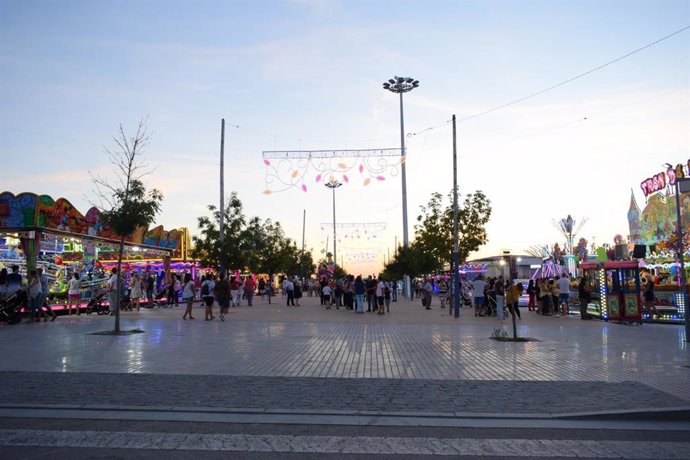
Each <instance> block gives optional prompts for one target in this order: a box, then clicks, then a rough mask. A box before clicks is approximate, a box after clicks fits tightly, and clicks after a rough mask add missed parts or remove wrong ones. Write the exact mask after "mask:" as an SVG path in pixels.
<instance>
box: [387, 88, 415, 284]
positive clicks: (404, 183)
mask: <svg viewBox="0 0 690 460" xmlns="http://www.w3.org/2000/svg"><path fill="white" fill-rule="evenodd" d="M418 86H419V80H415V79H414V78H411V77H398V76H397V75H396V76H395V77H393V78H391V79H390V80H388V81H387V82H384V83H383V89H385V90H388V91H390V92H391V93H397V94H399V95H400V156H401V162H400V175H401V178H402V214H403V247H407V246H408V244H409V238H408V233H407V174H406V172H405V117H404V116H403V93H407V92H410V91H412V90H413V89H415V88H417V87H418ZM405 291H406V292H405V294H406V296H407V297H410V294H411V289H410V280H409V276H407V275H405Z"/></svg>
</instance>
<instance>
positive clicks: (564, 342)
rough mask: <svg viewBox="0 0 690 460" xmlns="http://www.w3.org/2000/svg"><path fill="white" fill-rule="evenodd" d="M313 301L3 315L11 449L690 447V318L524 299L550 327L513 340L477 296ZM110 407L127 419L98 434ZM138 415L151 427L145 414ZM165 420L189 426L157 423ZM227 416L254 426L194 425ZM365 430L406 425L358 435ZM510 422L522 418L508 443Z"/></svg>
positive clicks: (277, 452) (299, 452)
mask: <svg viewBox="0 0 690 460" xmlns="http://www.w3.org/2000/svg"><path fill="white" fill-rule="evenodd" d="M276 300H278V302H276ZM302 303H303V305H302V306H301V307H295V308H293V307H290V308H288V307H285V306H284V305H283V304H282V301H281V299H273V303H272V304H271V305H268V304H267V302H266V301H265V300H264V301H261V300H257V301H256V302H255V306H254V307H252V308H248V307H247V306H246V305H245V306H243V307H241V308H237V309H232V311H231V313H230V314H229V315H228V316H227V317H226V321H225V322H221V321H219V320H218V318H216V319H215V320H214V321H204V320H203V316H204V314H203V309H202V308H201V307H200V306H195V313H194V316H195V318H196V319H195V320H186V321H183V320H182V313H183V309H182V308H181V307H178V308H173V309H155V310H142V311H140V312H124V313H123V315H122V328H123V329H124V330H131V329H135V328H140V329H141V330H143V331H145V332H144V333H141V334H134V335H128V336H108V335H94V334H93V333H95V332H99V331H106V330H111V329H112V328H113V324H114V319H113V318H111V317H105V316H96V315H92V316H84V315H82V316H79V317H75V316H72V317H60V318H58V319H57V320H56V321H55V322H48V323H39V324H29V323H21V324H18V325H14V326H9V325H0V347H1V350H2V352H3V353H2V356H3V359H2V360H0V381H2V383H3V397H2V400H1V401H2V402H0V445H3V446H5V447H4V448H3V449H4V452H5V453H6V454H7V455H9V457H7V458H27V457H31V458H35V457H36V458H37V457H41V458H58V457H63V458H64V457H65V456H68V457H75V458H82V457H83V458H92V457H95V458H98V457H102V458H132V456H134V458H138V457H147V458H148V457H157V456H160V457H166V458H182V457H175V456H174V455H173V456H172V457H168V455H169V454H164V453H162V452H174V451H190V450H194V451H196V453H195V456H199V455H201V456H202V457H203V458H216V457H214V456H213V452H216V451H221V452H229V451H231V452H235V453H238V452H242V453H243V454H242V455H243V456H241V457H237V458H329V456H331V455H335V456H336V457H339V456H340V455H345V454H348V455H352V456H353V457H352V458H374V457H376V458H385V457H386V456H387V455H388V454H390V455H394V456H395V458H418V457H419V456H421V455H451V456H458V455H466V456H485V457H496V458H504V457H505V458H507V457H521V456H522V457H549V458H551V457H552V458H558V457H569V456H584V457H591V458H601V457H625V458H687V455H686V452H688V449H690V443H688V442H685V440H686V439H687V436H686V434H687V431H690V417H689V416H688V414H689V413H690V410H689V409H690V395H689V390H688V388H690V357H689V356H688V344H687V343H686V342H685V336H684V328H683V327H681V326H670V325H654V324H645V325H642V326H628V325H622V324H612V323H603V322H598V321H581V320H579V319H578V318H576V317H568V318H555V317H541V316H537V315H535V314H534V313H532V312H527V311H526V310H525V309H523V312H522V313H523V318H524V319H523V320H521V321H518V334H519V335H520V336H522V337H529V338H533V339H536V340H535V341H530V342H524V343H512V342H497V341H494V340H491V339H490V338H489V336H490V335H491V333H492V331H493V330H494V329H495V328H496V327H506V329H508V330H509V331H511V329H512V323H511V321H510V320H507V319H506V320H504V321H503V322H501V321H499V320H497V319H495V318H482V317H474V315H473V314H472V313H471V312H470V311H469V310H467V309H465V310H463V311H462V313H461V317H460V318H458V319H456V318H453V317H452V316H449V315H448V312H447V310H446V311H441V310H440V309H439V308H438V301H436V304H435V305H434V307H435V308H434V309H432V310H430V311H427V310H424V309H423V308H422V307H421V306H420V304H419V303H418V301H414V302H410V301H400V302H397V303H394V304H392V312H391V314H388V315H385V316H379V315H375V314H364V315H357V314H354V313H352V312H348V311H346V310H344V309H340V310H336V309H331V310H324V309H323V307H320V306H319V305H318V302H317V300H316V299H313V298H305V299H302ZM630 413H634V414H635V418H630V417H629V416H628V414H630ZM603 414H612V415H610V416H608V417H610V418H611V419H613V421H609V418H607V417H605V416H604V415H603ZM593 417H594V418H593ZM626 418H628V419H629V420H628V421H625V420H624V419H626ZM51 420H52V421H51ZM79 420H83V422H80V421H79ZM108 420H127V421H128V422H126V423H125V424H122V423H120V424H118V425H117V426H118V428H117V430H116V432H115V433H100V434H98V433H96V432H93V430H98V429H99V428H98V426H99V423H106V421H108ZM137 420H139V422H136V423H145V421H149V422H148V423H153V424H154V425H142V426H141V429H134V428H131V427H132V426H134V425H133V424H134V423H135V421H137ZM593 420H594V421H593ZM13 421H15V422H13ZM166 421H170V422H175V423H176V425H175V427H170V428H168V429H159V430H156V429H155V428H154V427H160V426H162V425H161V424H164V423H167V422H166ZM208 422H210V424H209V423H208ZM219 422H223V423H222V426H234V425H229V424H239V426H246V427H247V429H238V430H235V431H232V432H225V431H223V432H217V431H216V430H213V429H207V428H204V429H201V428H199V430H201V431H199V432H198V433H197V432H196V431H195V430H194V429H192V428H190V427H201V426H204V427H206V426H210V425H212V424H213V423H219ZM113 423H114V422H113ZM185 423H186V424H187V425H184V424H185ZM204 423H205V425H204ZM256 423H259V424H267V425H265V426H267V427H269V426H270V427H276V428H274V429H267V431H266V432H259V433H257V432H252V430H251V429H250V428H251V427H256V426H264V425H254V424H256ZM300 424H308V425H309V428H304V429H301V428H299V426H302V425H300ZM282 426H294V427H296V428H295V429H294V430H291V431H288V432H282V431H280V430H279V429H278V428H277V427H282ZM327 426H332V427H333V430H336V431H330V432H324V431H323V429H325V428H320V427H327ZM348 426H350V427H352V429H353V430H355V431H348V430H347V427H348ZM362 426H367V427H371V426H374V427H379V428H380V429H381V430H385V429H389V430H395V431H390V432H384V431H379V430H378V429H375V431H369V430H367V431H356V427H362ZM479 426H485V427H486V429H487V430H491V429H494V430H498V428H497V427H502V428H500V430H499V431H497V434H495V435H491V436H489V438H490V439H480V438H482V437H481V436H479V437H478V436H477V435H476V433H466V432H465V431H462V430H467V429H469V427H472V428H476V427H479ZM404 427H418V428H419V429H420V430H422V427H426V428H424V430H422V431H418V432H405V431H400V430H402V429H403V428H404ZM442 427H454V428H453V429H454V430H456V431H453V432H452V434H449V433H445V432H440V431H439V430H442V429H443V428H442ZM527 427H530V429H529V430H527V429H526V428H527ZM507 429H513V430H523V431H521V432H519V433H517V434H515V436H514V437H515V439H505V433H506V431H505V430H507ZM581 429H587V430H588V431H586V432H584V434H582V435H581V438H577V439H573V438H572V435H571V433H575V431H574V430H581ZM190 430H191V433H190ZM425 430H426V431H425ZM457 430H461V431H457ZM539 430H551V431H547V432H544V431H539ZM616 430H624V431H625V432H626V433H627V434H625V436H623V435H620V436H619V435H618V434H617V433H618V431H616ZM630 430H638V431H639V433H653V432H658V433H660V434H659V435H642V436H641V435H636V434H635V433H637V431H630ZM669 430H670V431H669ZM104 431H107V429H104ZM602 432H603V433H608V435H607V436H606V437H605V438H604V439H600V440H596V441H595V440H594V439H597V433H602ZM195 433H197V434H195ZM384 433H385V434H384ZM556 433H563V436H562V437H561V436H560V435H558V434H556ZM565 433H567V435H565ZM661 433H665V434H666V436H667V437H666V438H664V436H661ZM668 433H676V434H674V435H673V436H671V437H668V436H669V435H668ZM578 436H580V435H578ZM160 449H170V450H163V451H161V450H160ZM154 451H155V452H158V453H156V454H155V455H154V454H152V452H154ZM147 452H148V454H147ZM204 452H207V453H204ZM202 453H203V454H202ZM251 453H254V454H255V455H254V454H251ZM250 454H251V455H250ZM292 454H294V455H295V456H290V455H292ZM233 455H235V454H233ZM244 455H246V457H245V456H244ZM309 455H313V457H309ZM324 456H325V457H324ZM380 456H381V457H380ZM399 456H403V457H399ZM405 456H407V457H405ZM391 458H393V457H391Z"/></svg>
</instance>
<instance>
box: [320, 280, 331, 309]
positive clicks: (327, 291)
mask: <svg viewBox="0 0 690 460" xmlns="http://www.w3.org/2000/svg"><path fill="white" fill-rule="evenodd" d="M321 297H322V298H323V300H324V302H325V305H326V310H330V309H331V304H332V303H333V302H332V301H331V285H330V283H326V284H325V285H324V287H322V288H321Z"/></svg>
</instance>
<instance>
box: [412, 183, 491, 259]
mask: <svg viewBox="0 0 690 460" xmlns="http://www.w3.org/2000/svg"><path fill="white" fill-rule="evenodd" d="M448 198H449V202H450V203H449V204H448V205H446V206H445V207H444V203H443V197H442V195H441V194H440V193H438V192H435V193H433V194H432V195H431V199H430V200H429V203H428V204H427V205H426V206H422V215H420V216H418V217H417V221H418V222H419V224H418V225H416V226H415V242H416V243H418V244H419V245H420V246H421V247H423V248H425V249H426V250H427V251H428V252H429V253H431V254H432V255H433V257H434V259H435V260H436V267H435V269H437V270H440V269H442V268H443V266H444V265H445V264H446V263H450V264H451V265H452V260H453V193H452V191H451V193H449V194H448ZM490 217H491V201H490V200H489V199H488V198H487V197H486V195H484V193H482V192H481V191H479V190H478V191H476V192H475V193H471V194H468V195H467V196H465V200H464V201H463V202H462V203H459V204H458V234H459V238H458V247H459V253H460V261H461V262H464V261H465V260H466V259H467V257H468V256H469V254H470V253H472V252H473V251H476V250H477V249H479V248H480V247H481V246H482V245H484V244H486V242H487V241H488V235H487V232H486V227H485V226H486V224H487V223H488V222H489V219H490Z"/></svg>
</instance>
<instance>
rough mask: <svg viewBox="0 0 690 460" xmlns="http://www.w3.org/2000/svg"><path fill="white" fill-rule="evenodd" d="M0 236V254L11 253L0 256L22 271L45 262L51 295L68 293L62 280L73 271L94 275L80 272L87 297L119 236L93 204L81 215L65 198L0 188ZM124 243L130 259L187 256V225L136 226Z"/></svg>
mask: <svg viewBox="0 0 690 460" xmlns="http://www.w3.org/2000/svg"><path fill="white" fill-rule="evenodd" d="M0 240H2V244H0V246H4V249H3V251H4V254H6V255H7V256H8V257H11V259H5V260H0V264H3V265H19V266H20V272H21V273H22V274H23V275H26V273H28V272H30V271H31V270H33V269H35V268H37V267H38V266H41V267H44V268H45V269H46V272H47V275H48V278H49V280H50V282H51V293H52V294H53V297H54V298H57V299H59V298H60V296H61V295H62V294H65V293H66V283H65V281H66V280H69V276H70V275H71V272H74V271H78V272H79V273H82V274H83V275H86V274H87V273H88V274H89V275H92V276H91V280H89V281H87V279H86V276H84V280H83V282H82V289H83V292H82V297H83V298H84V299H87V298H88V296H89V294H92V293H93V290H94V287H95V286H97V285H99V284H101V283H102V282H103V281H104V279H105V278H107V273H105V269H104V267H103V266H102V263H101V262H100V260H102V259H112V258H113V256H114V255H115V254H116V253H117V248H118V246H119V241H120V238H119V237H118V235H116V234H115V233H114V232H113V231H112V229H110V228H108V227H107V226H106V225H103V224H102V223H101V216H100V212H99V210H98V209H96V208H91V209H89V211H88V212H87V213H86V215H83V214H81V213H80V212H79V211H78V210H77V209H76V208H75V207H74V206H72V204H71V203H70V202H69V201H67V200H66V199H64V198H59V199H57V200H54V199H53V198H51V197H50V196H47V195H36V194H33V193H20V194H19V195H16V196H15V195H14V194H12V193H10V192H3V193H0ZM124 244H125V258H128V259H130V258H131V259H135V260H136V259H155V260H158V261H164V260H170V259H171V258H172V257H177V258H186V253H187V248H188V246H189V235H188V232H187V229H180V230H172V231H170V232H166V231H164V230H163V228H162V227H160V226H159V227H155V228H153V229H151V230H147V229H146V228H137V230H135V232H134V233H133V234H131V235H127V236H126V237H125V241H124ZM93 275H95V276H93ZM63 291H64V292H63Z"/></svg>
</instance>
